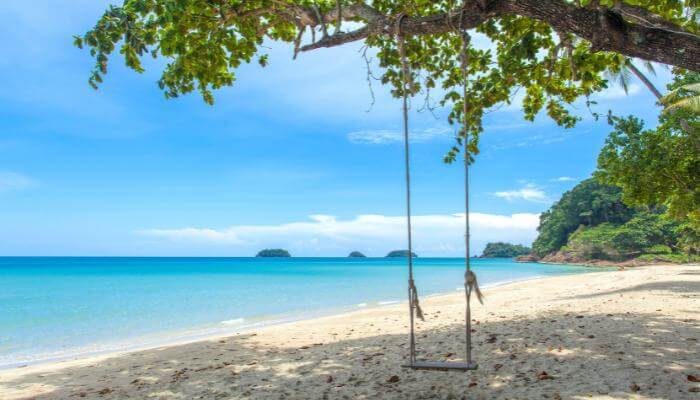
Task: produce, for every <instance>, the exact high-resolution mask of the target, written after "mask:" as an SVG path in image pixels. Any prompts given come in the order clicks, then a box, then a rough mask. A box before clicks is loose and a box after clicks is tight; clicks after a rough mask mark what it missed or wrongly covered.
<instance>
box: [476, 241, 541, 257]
mask: <svg viewBox="0 0 700 400" xmlns="http://www.w3.org/2000/svg"><path fill="white" fill-rule="evenodd" d="M531 251H532V249H530V248H529V247H526V246H523V245H520V244H512V243H505V242H495V243H488V244H487V245H486V247H485V248H484V251H483V253H481V258H513V257H518V256H522V255H525V254H530V252H531Z"/></svg>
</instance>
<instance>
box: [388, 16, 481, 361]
mask: <svg viewBox="0 0 700 400" xmlns="http://www.w3.org/2000/svg"><path fill="white" fill-rule="evenodd" d="M405 17H406V14H403V13H402V14H399V15H398V16H397V18H396V39H397V42H398V50H399V56H400V57H401V68H402V86H403V87H402V91H401V92H402V97H403V137H404V161H405V172H406V225H407V233H408V258H407V261H408V304H409V315H410V333H409V351H410V354H409V362H408V364H406V365H403V367H405V368H410V369H413V370H430V371H469V370H475V369H477V364H476V363H475V362H474V361H473V360H472V332H471V331H472V329H471V328H472V327H471V304H470V299H471V294H472V291H475V292H476V295H477V297H478V299H479V301H480V302H481V293H480V291H479V287H478V285H477V281H476V275H475V274H474V272H472V270H471V265H470V260H469V161H470V157H469V150H468V148H467V144H468V141H467V139H468V137H465V138H464V194H465V202H464V208H465V226H464V228H465V234H464V238H465V246H466V253H465V256H466V261H465V272H464V290H465V296H466V307H465V319H466V327H465V332H464V335H465V342H466V349H465V350H466V362H446V361H423V360H418V359H417V357H416V335H415V318H416V317H417V318H420V319H421V320H423V311H422V310H421V308H420V303H419V301H418V291H417V289H416V285H415V282H414V281H413V241H412V235H411V173H410V145H409V134H408V94H409V92H410V91H411V75H410V71H409V66H408V61H407V58H406V49H405V42H404V38H403V35H402V33H401V24H402V22H403V19H404V18H405ZM461 17H462V16H461V15H460V29H458V31H459V33H460V37H461V39H462V48H461V52H460V55H461V64H462V73H463V78H464V84H463V96H464V97H463V99H464V101H463V103H464V109H463V117H464V118H465V135H468V133H467V130H466V115H467V105H466V98H467V72H468V71H467V69H468V61H469V60H468V52H467V50H468V46H469V40H470V37H469V34H468V33H467V32H466V31H463V30H462V29H461V20H462V18H461Z"/></svg>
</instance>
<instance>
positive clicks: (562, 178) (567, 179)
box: [551, 176, 576, 182]
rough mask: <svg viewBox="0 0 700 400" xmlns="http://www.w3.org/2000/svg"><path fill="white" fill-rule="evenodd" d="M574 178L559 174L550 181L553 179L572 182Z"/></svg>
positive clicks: (554, 180)
mask: <svg viewBox="0 0 700 400" xmlns="http://www.w3.org/2000/svg"><path fill="white" fill-rule="evenodd" d="M575 180H576V178H572V177H570V176H560V177H558V178H553V179H551V181H553V182H573V181H575Z"/></svg>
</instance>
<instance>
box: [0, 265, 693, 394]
mask: <svg viewBox="0 0 700 400" xmlns="http://www.w3.org/2000/svg"><path fill="white" fill-rule="evenodd" d="M485 292H486V296H487V297H486V302H485V305H484V306H480V305H478V304H476V305H475V307H474V309H473V317H474V323H473V327H474V328H475V333H474V353H475V358H476V361H477V362H478V363H480V364H481V365H480V368H479V370H478V371H474V372H472V373H469V374H468V375H466V376H463V375H456V374H455V373H444V374H442V373H436V372H432V373H431V372H410V371H406V370H404V369H402V368H401V367H400V365H401V364H402V363H403V362H404V361H405V356H406V339H407V330H406V328H405V325H406V320H407V316H406V313H407V310H406V309H405V308H406V307H405V306H406V304H405V302H401V303H399V304H392V305H387V306H382V307H369V308H363V309H359V310H355V311H352V312H349V313H344V314H339V315H331V316H324V317H320V318H315V319H305V320H300V321H294V322H289V323H284V324H277V325H272V326H267V327H262V328H259V329H255V330H252V331H248V332H244V333H237V334H234V335H222V336H217V337H211V338H207V339H204V340H199V341H194V342H190V343H185V344H174V345H169V346H163V347H158V348H152V349H149V350H142V351H130V352H121V353H111V354H104V355H100V356H96V357H88V358H83V359H79V360H71V361H63V362H54V363H48V364H37V365H31V366H28V367H24V368H13V369H6V370H2V371H0V398H3V399H8V400H10V399H11V400H19V399H73V398H76V397H77V398H95V399H102V398H112V399H130V398H134V399H136V398H138V399H141V398H162V399H180V398H198V397H201V398H261V399H262V398H283V397H284V398H342V397H343V396H345V397H349V398H367V399H369V398H397V399H399V398H448V397H454V398H460V397H462V396H464V395H466V394H467V393H469V395H470V398H476V399H480V398H484V399H487V398H488V399H491V398H544V397H548V398H577V397H578V396H580V397H586V398H595V399H623V398H624V399H629V398H640V399H642V398H644V399H646V398H673V399H685V398H688V399H690V398H696V397H695V396H697V393H693V392H694V391H696V390H697V391H700V388H699V387H700V386H699V385H698V383H694V382H690V381H688V379H690V378H687V376H690V375H692V376H697V375H698V374H700V361H699V360H700V357H698V352H697V350H693V348H694V347H695V348H697V347H698V345H697V343H698V340H700V328H699V325H698V321H699V319H698V318H699V313H698V311H697V310H698V309H700V266H696V265H682V266H678V265H668V266H649V267H635V268H625V269H624V270H622V271H617V270H614V271H601V272H593V273H587V274H577V275H565V276H555V277H546V278H537V279H531V280H527V281H519V282H513V283H508V284H504V285H500V286H497V287H491V288H488V289H486V290H485ZM422 303H423V306H424V309H425V311H426V312H427V318H426V321H425V322H421V323H419V324H418V336H417V338H418V350H419V352H420V357H425V358H429V359H437V360H459V359H461V354H462V353H463V348H464V343H463V334H464V331H463V329H464V328H463V323H464V320H463V318H464V317H463V313H464V295H463V293H452V294H445V295H440V296H427V297H425V298H424V299H423V302H422ZM668 332H673V333H674V334H673V335H668V334H667V333H668ZM543 372H545V373H546V374H544V375H543ZM465 379H466V380H465ZM397 382H401V384H397ZM557 396H558V397H557ZM691 396H692V397H691Z"/></svg>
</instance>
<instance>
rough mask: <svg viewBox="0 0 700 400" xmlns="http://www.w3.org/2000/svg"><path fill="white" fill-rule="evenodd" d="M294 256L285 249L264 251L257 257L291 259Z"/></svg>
mask: <svg viewBox="0 0 700 400" xmlns="http://www.w3.org/2000/svg"><path fill="white" fill-rule="evenodd" d="M291 256H292V255H291V254H289V252H288V251H287V250H285V249H264V250H260V251H259V252H258V254H256V255H255V257H291Z"/></svg>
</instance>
